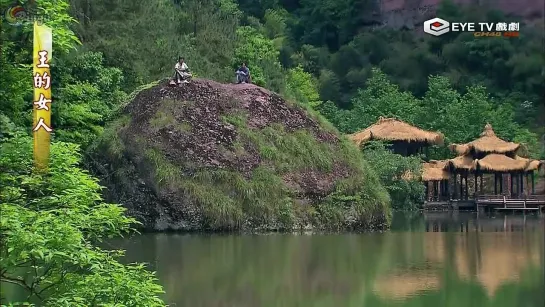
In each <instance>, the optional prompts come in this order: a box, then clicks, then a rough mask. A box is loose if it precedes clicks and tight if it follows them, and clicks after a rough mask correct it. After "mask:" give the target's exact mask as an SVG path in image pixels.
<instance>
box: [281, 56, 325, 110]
mask: <svg viewBox="0 0 545 307" xmlns="http://www.w3.org/2000/svg"><path fill="white" fill-rule="evenodd" d="M286 83H287V91H288V95H291V96H293V98H295V100H297V101H299V102H300V103H303V104H305V105H308V106H310V107H313V108H315V107H317V106H319V105H320V104H321V103H322V102H321V101H320V94H319V93H318V84H317V83H318V82H317V80H316V79H315V78H314V77H313V76H312V75H311V74H310V73H308V72H306V71H304V70H303V68H302V67H301V66H297V67H296V68H292V69H290V70H288V75H287V80H286Z"/></svg>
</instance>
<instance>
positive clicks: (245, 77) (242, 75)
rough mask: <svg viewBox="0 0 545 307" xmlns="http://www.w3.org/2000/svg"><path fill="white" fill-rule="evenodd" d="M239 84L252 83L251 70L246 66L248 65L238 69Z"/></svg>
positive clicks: (244, 64) (243, 64)
mask: <svg viewBox="0 0 545 307" xmlns="http://www.w3.org/2000/svg"><path fill="white" fill-rule="evenodd" d="M236 74H237V83H238V84H240V83H250V82H251V78H250V70H249V69H248V67H247V66H246V63H242V65H241V66H240V67H239V68H238V69H237V71H236Z"/></svg>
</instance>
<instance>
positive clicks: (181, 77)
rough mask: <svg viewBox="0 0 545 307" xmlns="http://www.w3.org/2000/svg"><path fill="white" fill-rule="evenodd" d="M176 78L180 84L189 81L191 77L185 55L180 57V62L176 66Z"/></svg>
mask: <svg viewBox="0 0 545 307" xmlns="http://www.w3.org/2000/svg"><path fill="white" fill-rule="evenodd" d="M174 71H175V72H174V80H176V84H180V83H182V82H185V83H187V82H189V81H188V79H191V73H190V72H189V67H188V66H187V64H186V63H185V60H184V58H183V57H180V58H179V59H178V63H176V65H175V66H174Z"/></svg>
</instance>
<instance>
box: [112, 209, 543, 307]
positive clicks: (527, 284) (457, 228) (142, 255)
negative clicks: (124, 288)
mask: <svg viewBox="0 0 545 307" xmlns="http://www.w3.org/2000/svg"><path fill="white" fill-rule="evenodd" d="M544 233H545V219H544V218H543V217H538V216H522V215H496V216H483V215H481V216H477V214H476V213H412V214H407V213H398V214H395V215H394V219H393V222H392V229H391V231H388V232H384V233H363V234H328V235H325V234H312V235H309V234H298V235H294V234H269V235H217V234H214V235H182V234H143V235H139V236H134V237H132V238H129V239H125V240H123V241H120V240H116V241H112V242H111V243H110V244H111V245H112V246H115V247H116V248H123V249H126V250H127V260H128V261H130V262H133V261H138V262H148V263H149V264H150V268H151V269H153V270H155V271H157V274H158V278H159V280H160V283H161V284H162V285H163V286H164V290H165V291H166V294H165V296H164V298H165V300H166V302H167V303H169V304H171V306H191V307H201V306H202V307H223V306H225V307H227V306H237V307H246V306H248V307H249V306H252V307H260V306H263V307H266V306H301V307H303V306H304V307H308V306H316V307H321V306H324V307H325V306H340V307H349V306H358V307H362V306H373V307H382V306H422V307H428V306H429V307H444V306H453V307H454V306H455V307H470V306H475V307H485V306H494V307H534V306H535V307H543V306H545V265H544V263H545V251H544V250H545V235H544Z"/></svg>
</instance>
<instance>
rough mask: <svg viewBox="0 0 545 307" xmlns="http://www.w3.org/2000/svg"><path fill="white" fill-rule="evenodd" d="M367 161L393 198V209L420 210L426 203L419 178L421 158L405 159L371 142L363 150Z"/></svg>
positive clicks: (377, 143)
mask: <svg viewBox="0 0 545 307" xmlns="http://www.w3.org/2000/svg"><path fill="white" fill-rule="evenodd" d="M363 153H364V157H365V160H367V161H368V162H369V164H371V165H373V168H374V169H375V171H376V173H377V174H378V176H379V178H380V181H381V182H382V184H383V185H384V187H385V188H386V189H387V190H388V193H389V194H390V197H391V198H392V208H393V209H403V210H415V209H419V208H420V205H421V204H422V202H423V201H424V193H425V192H424V185H423V184H422V182H420V180H418V177H417V176H414V174H420V173H421V172H422V164H421V163H422V162H421V159H420V157H418V156H412V157H404V156H401V155H398V154H395V153H392V152H391V151H390V150H388V149H387V148H386V146H385V144H383V143H381V142H369V143H368V144H365V147H364V149H363Z"/></svg>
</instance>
